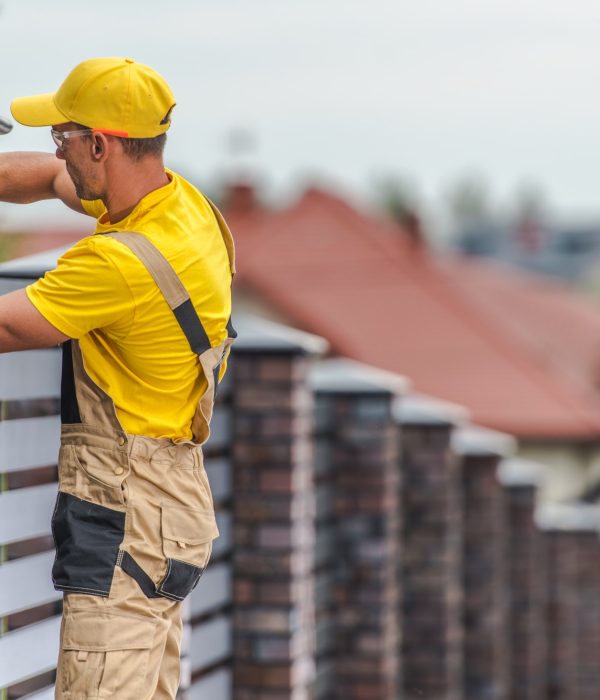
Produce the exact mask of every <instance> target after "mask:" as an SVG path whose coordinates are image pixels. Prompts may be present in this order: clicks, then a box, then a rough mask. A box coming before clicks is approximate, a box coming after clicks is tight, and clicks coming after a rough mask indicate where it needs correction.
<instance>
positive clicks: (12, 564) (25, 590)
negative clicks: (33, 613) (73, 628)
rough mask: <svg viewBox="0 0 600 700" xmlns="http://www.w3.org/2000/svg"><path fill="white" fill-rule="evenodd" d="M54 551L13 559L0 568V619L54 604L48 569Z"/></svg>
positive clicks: (50, 566) (59, 594)
mask: <svg viewBox="0 0 600 700" xmlns="http://www.w3.org/2000/svg"><path fill="white" fill-rule="evenodd" d="M53 561H54V550H53V551H51V552H42V553H41V554H34V555H33V556H30V557H23V558H22V559H15V560H14V561H9V562H6V563H4V564H2V566H0V617H4V616H6V615H10V614H12V613H14V612H18V611H19V610H25V609H27V608H35V607H37V606H38V605H43V604H44V603H50V602H52V601H53V600H58V599H59V598H60V597H61V596H62V593H60V592H59V591H55V590H54V586H53V585H52V577H51V569H52V562H53Z"/></svg>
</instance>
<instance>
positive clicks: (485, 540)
mask: <svg viewBox="0 0 600 700" xmlns="http://www.w3.org/2000/svg"><path fill="white" fill-rule="evenodd" d="M452 445H453V448H454V450H455V452H456V453H457V454H459V455H460V457H461V460H462V488H463V494H462V497H463V515H464V546H463V590H464V598H465V602H464V625H465V630H464V634H465V642H464V645H465V646H464V649H465V652H464V663H465V673H464V679H465V688H464V692H465V694H464V697H465V700H505V699H506V698H507V697H508V694H509V687H510V673H509V660H510V656H509V647H510V636H509V628H508V614H509V572H508V552H507V546H508V500H507V494H506V491H505V489H504V488H503V487H502V485H501V484H500V482H499V480H498V473H497V472H498V465H499V463H500V461H501V460H502V458H503V457H507V456H510V455H511V454H512V453H513V452H514V450H515V448H516V443H515V440H514V438H512V437H511V436H509V435H506V434H504V433H498V432H496V431H492V430H487V429H483V428H479V427H476V426H470V427H468V428H463V429H460V430H457V431H455V433H454V435H453V440H452Z"/></svg>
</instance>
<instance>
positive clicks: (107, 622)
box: [0, 58, 236, 700]
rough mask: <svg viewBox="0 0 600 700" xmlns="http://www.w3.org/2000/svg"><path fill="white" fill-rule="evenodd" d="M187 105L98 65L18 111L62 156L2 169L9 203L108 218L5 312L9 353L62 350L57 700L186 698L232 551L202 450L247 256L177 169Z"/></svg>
mask: <svg viewBox="0 0 600 700" xmlns="http://www.w3.org/2000/svg"><path fill="white" fill-rule="evenodd" d="M174 107H175V98H174V96H173V94H172V92H171V90H170V88H169V86H168V84H167V82H166V81H165V80H164V78H163V77H162V76H161V75H160V74H158V73H157V72H156V71H154V70H153V69H151V68H149V67H148V66H145V65H143V64H141V63H138V62H136V61H134V60H133V59H131V58H95V59H91V60H87V61H84V62H83V63H80V64H79V65H77V66H76V67H75V68H74V69H73V70H72V71H71V72H70V73H69V75H68V76H67V77H66V79H65V80H64V82H63V83H62V84H61V85H60V87H59V88H58V90H57V91H56V92H54V93H48V94H43V95H34V96H31V97H21V98H17V99H15V100H14V101H13V102H12V104H11V112H12V115H13V117H14V118H15V120H16V121H18V122H20V123H21V124H24V125H27V126H31V127H51V136H52V138H53V140H54V143H55V145H56V152H55V154H50V153H30V152H27V153H5V154H2V155H0V200H2V201H5V202H15V203H27V202H32V201H37V200H42V199H50V198H58V199H60V200H62V202H64V203H65V204H66V205H67V206H69V207H71V208H72V209H74V210H75V211H78V212H81V213H82V214H87V215H89V216H92V217H94V218H95V219H96V228H95V232H94V233H93V234H92V235H89V236H87V237H84V238H82V239H81V240H80V241H78V242H77V243H76V244H75V245H74V246H73V247H72V248H70V249H69V250H68V251H67V252H66V253H65V254H64V255H62V257H60V259H59V260H58V264H57V266H56V268H55V269H54V270H52V271H50V272H47V273H46V275H45V276H44V277H43V278H41V279H39V280H38V281H36V282H34V283H33V284H30V285H29V286H27V287H26V288H25V289H22V290H18V291H15V292H12V293H10V294H7V295H5V296H3V297H0V351H2V352H11V351H15V350H25V349H30V348H43V347H51V346H55V345H57V344H60V345H62V351H63V368H62V390H61V419H62V429H61V447H60V453H59V457H58V463H59V483H58V496H57V500H56V506H55V509H54V513H53V516H52V532H53V535H54V541H55V546H56V557H55V561H54V565H53V568H52V578H53V583H54V586H55V588H56V589H57V590H60V591H63V617H62V624H61V632H60V651H59V658H58V668H57V676H56V698H58V699H61V700H62V699H64V700H71V699H77V700H80V699H83V698H90V699H92V698H94V699H96V698H115V699H117V700H150V699H151V698H152V699H154V700H163V699H164V700H167V699H171V700H173V699H174V698H175V696H176V693H177V688H178V684H179V672H180V664H179V659H180V647H181V627H182V621H181V604H182V601H183V600H184V599H185V598H186V596H187V595H188V594H189V593H190V592H191V590H192V589H193V588H194V587H195V586H196V584H197V583H198V581H199V579H200V577H201V575H202V573H203V571H204V570H205V568H206V565H207V563H208V561H209V559H210V557H211V554H212V547H213V541H214V539H215V538H217V537H218V536H219V529H218V526H217V522H216V518H215V510H214V503H213V497H212V492H211V488H210V484H209V481H208V479H207V474H206V470H205V468H204V462H203V452H202V445H203V444H204V443H205V442H206V440H207V439H208V436H209V434H210V419H211V415H212V410H213V403H214V396H215V391H216V388H217V384H218V382H219V381H220V379H221V378H222V377H223V374H224V372H225V371H226V367H227V359H228V356H229V351H230V347H231V344H232V342H233V339H234V338H235V335H236V333H235V331H234V329H233V326H232V324H231V282H232V277H233V275H234V272H235V264H234V246H233V241H232V238H231V234H230V232H229V229H228V227H227V225H226V223H225V221H224V220H223V217H222V216H221V214H220V213H219V211H218V209H217V208H216V207H215V206H214V205H213V204H212V203H211V202H210V201H209V199H208V198H207V197H206V196H205V195H203V194H202V193H201V192H200V191H199V190H198V189H196V188H195V187H194V186H193V185H191V184H190V183H189V182H187V181H186V180H185V179H184V178H182V177H181V176H180V175H178V174H177V173H175V172H173V171H171V170H169V169H168V168H166V167H165V165H164V162H163V149H164V145H165V141H166V132H167V130H168V129H169V127H170V125H171V118H172V114H173V108H174ZM49 136H50V134H49Z"/></svg>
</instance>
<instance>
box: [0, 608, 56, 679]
mask: <svg viewBox="0 0 600 700" xmlns="http://www.w3.org/2000/svg"><path fill="white" fill-rule="evenodd" d="M59 633H60V616H57V617H51V618H50V619H48V620H44V622H38V623H37V624H35V625H29V627H23V628H22V629H18V630H15V631H14V632H9V633H8V634H6V635H5V636H4V637H0V688H6V687H7V686H10V685H14V684H15V683H19V682H20V681H24V680H27V679H28V678H32V677H33V676H38V675H39V674H40V673H45V672H46V671H51V670H52V669H53V668H55V666H56V660H57V658H58V639H59Z"/></svg>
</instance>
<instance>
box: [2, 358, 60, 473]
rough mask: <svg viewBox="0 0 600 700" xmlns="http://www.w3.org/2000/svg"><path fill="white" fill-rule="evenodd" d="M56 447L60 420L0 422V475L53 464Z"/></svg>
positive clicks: (58, 439) (20, 419) (46, 417)
mask: <svg viewBox="0 0 600 700" xmlns="http://www.w3.org/2000/svg"><path fill="white" fill-rule="evenodd" d="M0 357H1V355H0ZM59 447H60V416H42V417H40V418H18V419H16V420H7V421H2V422H0V472H3V473H7V472H16V471H22V470H24V469H33V468H34V467H44V466H46V465H49V464H56V461H57V458H58V448H59Z"/></svg>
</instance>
